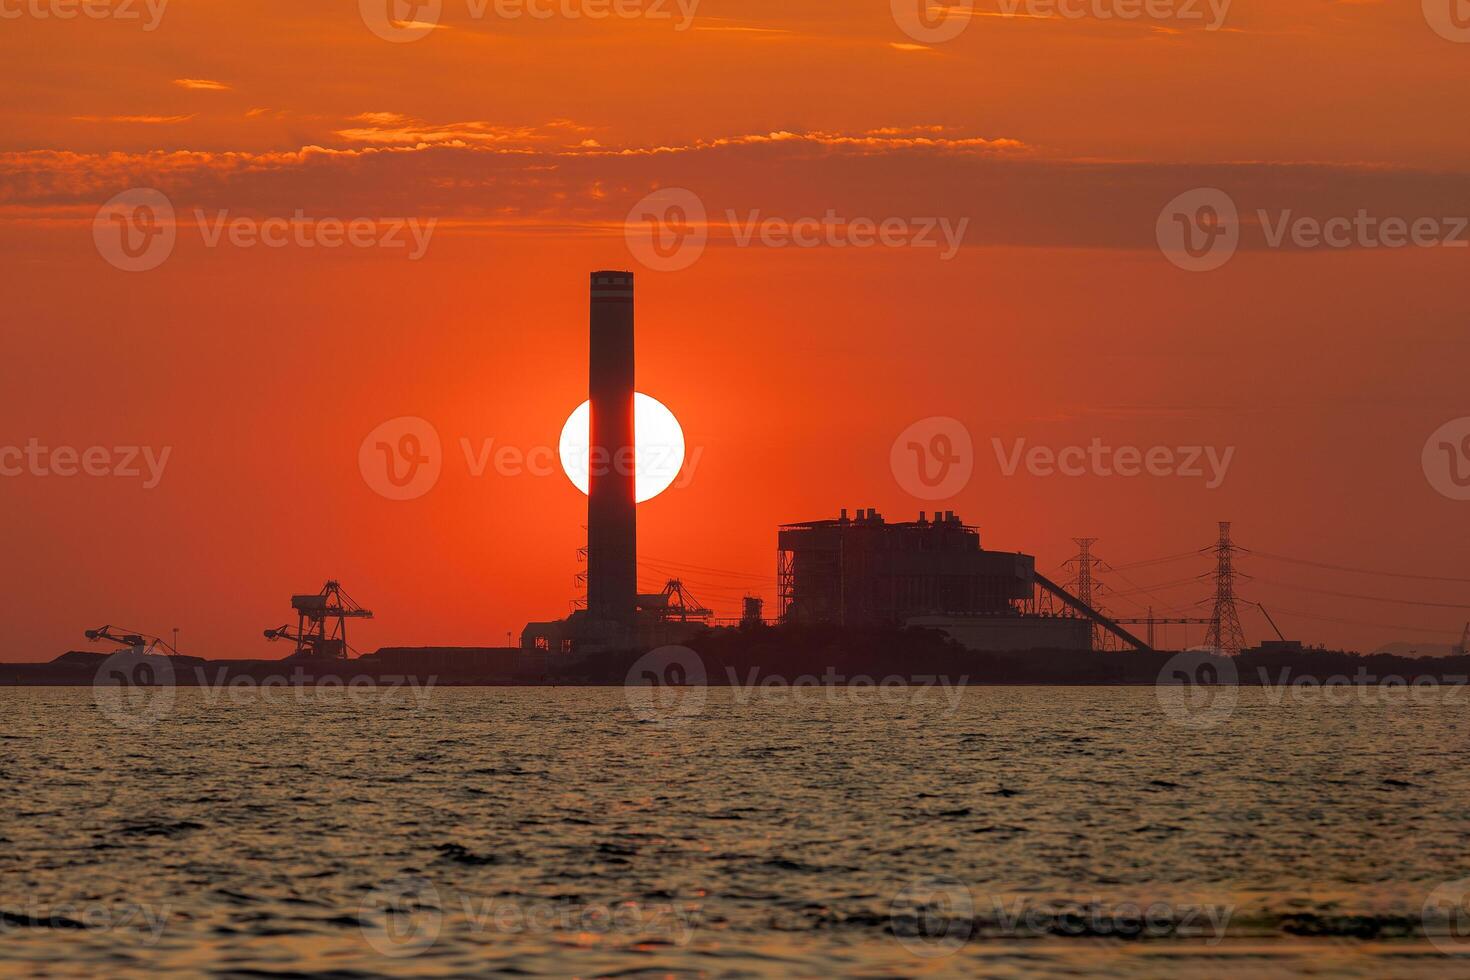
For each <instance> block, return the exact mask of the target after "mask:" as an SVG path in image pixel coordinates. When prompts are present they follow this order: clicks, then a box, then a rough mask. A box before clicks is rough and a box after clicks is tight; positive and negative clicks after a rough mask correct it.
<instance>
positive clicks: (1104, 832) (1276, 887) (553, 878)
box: [0, 684, 1470, 978]
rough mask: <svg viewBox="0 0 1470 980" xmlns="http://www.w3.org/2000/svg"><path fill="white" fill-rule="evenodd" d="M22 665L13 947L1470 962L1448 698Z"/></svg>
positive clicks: (1230, 964)
mask: <svg viewBox="0 0 1470 980" xmlns="http://www.w3.org/2000/svg"><path fill="white" fill-rule="evenodd" d="M1198 693H1199V692H1193V693H1191V692H1185V694H1184V697H1185V698H1186V701H1179V700H1177V698H1176V700H1174V701H1171V700H1170V698H1171V697H1176V695H1178V692H1172V693H1171V692H1169V691H1166V690H1164V689H1160V688H1151V687H1087V688H1081V687H970V688H964V687H951V686H948V685H945V684H933V685H925V686H912V685H909V686H897V685H884V686H879V685H876V684H869V685H860V686H847V685H842V686H838V685H832V684H816V685H797V686H791V685H768V684H758V685H746V686H732V687H719V688H703V687H698V688H685V687H677V688H662V689H634V688H628V689H624V688H618V687H606V688H578V687H556V688H533V687H519V688H439V687H434V686H433V685H424V686H412V687H397V688H386V687H360V688H345V689H344V688H336V689H326V690H313V689H300V688H295V689H293V688H289V687H275V688H255V687H243V686H242V687H229V688H209V687H205V688H179V689H166V690H151V689H150V690H127V689H122V690H118V689H97V690H94V689H92V688H4V689H0V973H3V974H5V975H27V976H58V977H84V976H85V977H90V976H96V977H119V976H160V975H165V976H166V975H179V976H216V977H253V978H259V977H341V978H349V977H369V976H382V975H409V976H426V977H441V976H442V977H461V976H471V975H477V976H483V975H492V976H493V975H507V976H519V977H528V976H529V977H543V976H544V977H598V976H607V977H640V976H648V977H686V976H687V977H770V976H802V977H817V976H834V975H836V976H861V977H894V976H936V977H937V976H990V977H1029V976H1104V977H1107V976H1119V977H1135V976H1139V977H1143V976H1146V977H1217V976H1223V975H1230V976H1244V977H1251V976H1259V977H1274V976H1307V975H1310V976H1350V977H1359V976H1360V977H1374V978H1378V977H1452V976H1453V977H1462V976H1466V975H1470V901H1467V899H1470V809H1467V803H1470V774H1467V773H1470V766H1467V763H1466V759H1467V756H1466V754H1465V752H1464V749H1465V748H1466V743H1467V725H1466V719H1467V717H1470V696H1463V697H1462V696H1457V690H1456V689H1453V688H1433V689H1403V688H1398V689H1393V690H1383V689H1379V688H1353V687H1347V688H1332V687H1326V688H1323V687H1290V688H1283V687H1277V688H1270V687H1267V688H1259V687H1256V688H1240V689H1239V690H1236V689H1233V688H1232V689H1230V692H1229V696H1228V697H1225V696H1224V695H1222V694H1221V693H1220V692H1218V691H1217V692H1210V693H1208V694H1206V695H1205V696H1204V698H1203V700H1199V699H1198V698H1195V700H1192V701H1191V700H1187V699H1188V698H1191V697H1195V695H1198Z"/></svg>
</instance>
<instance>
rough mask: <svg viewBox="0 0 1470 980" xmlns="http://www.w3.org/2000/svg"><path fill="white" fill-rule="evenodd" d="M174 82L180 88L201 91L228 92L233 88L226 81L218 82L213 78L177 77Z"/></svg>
mask: <svg viewBox="0 0 1470 980" xmlns="http://www.w3.org/2000/svg"><path fill="white" fill-rule="evenodd" d="M174 84H175V85H177V86H178V87H179V88H187V89H193V90H195V91H200V92H228V91H230V90H231V86H229V85H226V84H225V83H224V82H216V81H215V80H214V79H212V78H175V79H174Z"/></svg>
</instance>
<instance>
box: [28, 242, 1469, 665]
mask: <svg viewBox="0 0 1470 980" xmlns="http://www.w3.org/2000/svg"><path fill="white" fill-rule="evenodd" d="M589 300H590V302H589V317H588V351H589V360H588V375H587V378H588V386H587V387H588V401H589V403H590V424H589V435H590V439H589V446H588V484H587V546H586V549H585V555H586V562H587V568H586V573H585V582H586V590H587V591H586V601H585V605H584V606H582V607H581V608H577V609H575V610H574V611H573V612H572V613H571V614H570V615H568V616H567V617H565V618H562V619H556V620H549V621H544V622H532V623H528V624H527V625H526V627H525V629H524V630H523V631H522V634H521V637H520V642H519V644H518V645H515V646H512V645H510V644H509V643H508V644H507V645H506V646H504V647H387V648H382V649H379V650H377V651H376V652H375V653H373V654H369V655H367V656H366V657H364V658H362V660H363V662H364V663H365V664H370V665H373V666H375V667H376V668H377V669H380V670H383V669H393V670H402V671H403V672H404V673H405V674H411V673H413V672H414V671H420V672H421V671H423V670H427V669H433V670H435V671H436V672H442V673H444V674H446V675H449V676H455V675H463V676H464V677H466V678H473V677H493V678H501V679H509V680H510V681H512V682H525V683H532V682H535V681H536V679H538V678H540V679H547V678H575V677H579V676H580V677H592V676H594V675H595V674H596V671H595V670H592V671H590V672H589V671H588V670H582V667H584V666H586V665H589V664H596V663H598V662H600V661H599V660H598V658H596V657H595V656H594V657H593V658H592V659H588V655H595V654H599V653H603V652H611V653H617V654H629V653H636V652H637V651H644V650H649V649H652V648H654V647H659V646H664V645H669V644H684V643H689V642H692V641H694V640H695V639H696V638H697V637H701V636H704V637H705V638H706V640H707V642H709V643H710V644H712V645H714V646H719V645H721V644H725V645H726V646H727V647H729V646H730V644H733V645H734V646H735V647H741V645H742V644H745V646H746V647H748V648H749V650H750V651H752V652H751V655H752V656H761V655H766V654H762V653H760V652H759V651H760V650H762V649H766V647H763V646H762V645H761V644H764V643H766V642H767V639H760V638H759V637H767V638H769V637H771V636H772V635H773V634H772V633H770V632H769V631H768V632H767V633H759V631H761V630H767V628H768V627H769V626H770V623H769V622H768V621H767V620H766V619H765V618H764V616H763V610H764V605H763V601H762V600H761V599H760V598H759V597H757V596H753V595H750V594H748V593H747V594H745V596H744V598H743V599H742V600H741V612H740V617H739V619H738V621H736V620H731V621H728V622H721V621H718V620H716V619H715V615H714V613H713V611H712V610H711V609H710V608H709V607H708V606H706V605H705V604H704V603H702V602H700V601H699V600H698V599H696V598H695V597H694V596H693V595H692V594H691V592H690V590H689V589H688V587H687V586H686V584H685V582H684V580H683V578H682V576H679V575H677V574H675V575H673V576H671V577H670V578H669V579H668V581H667V584H666V585H665V586H664V587H663V588H662V589H661V590H660V591H658V592H652V593H640V592H639V591H638V515H637V499H638V498H637V452H636V450H637V448H638V447H637V434H636V432H635V411H634V404H635V392H636V385H635V380H636V378H635V364H636V346H635V317H634V284H633V274H632V273H630V272H622V271H607V270H604V271H598V272H593V273H592V274H591V281H590V293H589ZM1075 540H1076V541H1077V545H1078V548H1079V551H1078V554H1077V555H1076V556H1075V557H1074V558H1072V559H1071V560H1069V561H1068V562H1066V563H1065V567H1066V568H1069V569H1071V570H1073V571H1074V573H1075V574H1074V575H1073V577H1072V578H1071V579H1069V580H1068V581H1067V584H1066V585H1065V586H1064V585H1058V584H1056V583H1055V582H1053V581H1051V580H1050V579H1049V578H1048V577H1046V576H1045V575H1043V574H1041V573H1040V572H1039V571H1038V570H1037V568H1036V559H1035V558H1034V557H1033V556H1032V555H1029V554H1025V553H1022V552H1011V551H992V550H988V549H986V548H985V547H983V546H982V543H981V536H980V529H979V528H978V527H976V526H974V525H971V524H966V523H965V522H964V520H963V519H962V518H961V517H960V516H959V515H958V514H956V513H955V512H954V511H952V510H940V511H935V512H933V513H932V514H931V513H929V512H926V511H920V512H919V513H918V517H917V519H916V520H912V521H898V522H889V521H887V520H885V519H884V517H883V515H882V514H880V513H879V512H878V511H877V510H876V509H875V508H871V507H860V508H857V509H856V510H855V511H853V512H850V511H849V510H847V509H846V508H844V509H842V510H841V511H840V513H839V514H838V516H836V517H832V518H823V519H818V520H811V521H803V522H799V523H793V524H785V525H782V526H781V527H779V528H778V529H777V540H776V545H777V554H776V578H775V587H776V590H775V594H776V616H775V622H776V623H777V624H779V625H780V626H782V627H786V628H787V636H788V639H789V638H790V637H792V636H797V637H799V636H803V635H814V634H810V633H803V632H802V631H812V630H816V631H822V630H827V631H829V633H828V634H826V635H829V636H830V635H837V636H845V637H849V638H852V637H855V636H857V635H858V634H860V633H863V632H865V631H866V633H867V634H869V635H884V636H889V637H892V636H895V635H897V632H903V633H904V635H906V636H907V635H910V634H909V633H908V632H906V631H910V630H916V631H917V634H922V635H924V636H928V637H930V638H931V639H930V640H923V641H920V642H922V643H939V644H943V645H944V646H945V648H946V649H947V650H949V651H952V652H956V653H958V654H959V655H961V656H971V657H974V656H982V655H988V654H997V653H999V654H1004V653H1015V652H1023V653H1024V652H1025V651H1051V652H1054V653H1056V654H1057V655H1058V656H1063V657H1065V655H1066V654H1067V653H1069V652H1088V651H1093V650H1099V649H1102V650H1105V649H1108V648H1109V647H1110V646H1111V647H1116V648H1122V649H1133V650H1137V651H1150V650H1152V648H1153V646H1154V639H1155V627H1156V626H1160V625H1166V624H1180V625H1188V624H1199V625H1203V626H1206V627H1208V633H1207V639H1206V646H1207V647H1208V648H1210V649H1212V650H1215V651H1218V652H1221V653H1225V654H1229V655H1236V654H1239V653H1241V652H1242V651H1243V650H1245V641H1244V636H1243V633H1242V630H1241V627H1240V619H1239V614H1238V611H1237V608H1236V605H1237V602H1246V603H1248V604H1250V605H1255V606H1260V604H1259V603H1255V602H1253V601H1251V600H1245V599H1238V597H1237V596H1236V594H1235V581H1236V576H1237V572H1236V570H1235V567H1234V557H1235V555H1236V554H1237V552H1239V551H1241V550H1243V549H1240V548H1239V547H1238V546H1236V545H1234V544H1233V543H1232V540H1231V536H1230V525H1229V523H1223V522H1222V523H1221V524H1220V525H1219V538H1218V540H1217V541H1216V542H1215V543H1214V544H1213V545H1211V546H1208V547H1205V548H1200V549H1197V550H1196V551H1193V552H1186V553H1184V554H1181V555H1174V556H1167V557H1164V558H1159V559H1151V560H1148V561H1145V562H1141V563H1138V564H1141V565H1146V566H1153V565H1157V564H1160V563H1166V562H1172V561H1175V560H1184V559H1188V558H1193V557H1203V556H1206V555H1210V556H1213V557H1214V558H1215V564H1216V569H1215V572H1214V574H1213V577H1212V580H1213V584H1214V596H1213V597H1212V599H1211V600H1209V601H1210V602H1212V603H1213V607H1212V609H1211V610H1210V615H1208V616H1204V615H1201V614H1200V613H1203V612H1204V610H1200V611H1199V612H1193V611H1192V609H1188V608H1186V609H1182V610H1181V609H1177V608H1170V607H1167V606H1166V607H1165V614H1164V615H1163V616H1159V617H1156V616H1155V615H1154V610H1153V607H1149V609H1148V616H1147V617H1146V618H1127V619H1125V618H1121V617H1118V618H1110V617H1109V616H1108V615H1106V614H1104V613H1103V612H1101V611H1100V609H1099V604H1098V603H1097V602H1096V601H1095V597H1098V596H1103V595H1106V594H1107V589H1106V586H1105V585H1104V584H1103V583H1102V582H1100V581H1098V580H1096V579H1095V578H1094V570H1096V569H1104V570H1111V569H1109V567H1108V566H1107V565H1106V564H1105V563H1104V562H1102V561H1101V560H1100V559H1098V558H1097V557H1096V556H1095V555H1094V554H1093V552H1092V550H1091V549H1092V545H1093V544H1094V543H1095V540H1096V539H1094V538H1077V539H1075ZM1253 554H1258V555H1260V556H1262V557H1267V558H1272V557H1276V558H1279V557H1280V556H1270V555H1267V554H1264V553H1253ZM1280 560H1284V561H1293V560H1294V559H1290V558H1282V559H1280ZM650 563H651V564H652V565H654V566H655V567H657V566H658V565H659V562H657V561H653V560H650ZM669 564H670V566H671V567H670V568H669V569H666V571H672V570H673V568H674V567H677V565H678V564H679V563H669ZM1308 564H1312V563H1310V562H1308ZM688 567H689V568H691V569H696V568H699V567H700V566H688ZM1124 567H1128V566H1124ZM709 571H712V572H714V573H715V574H720V573H719V572H718V570H709ZM690 574H691V576H692V577H693V578H695V579H699V578H700V574H699V573H697V572H692V571H691V573H690ZM1120 574H1121V573H1120ZM743 577H745V578H746V579H747V580H749V579H751V578H752V577H751V576H743ZM1197 578H1199V579H1200V580H1201V581H1203V580H1204V579H1205V576H1204V575H1201V576H1197ZM1175 584H1177V583H1175ZM696 585H698V582H696ZM700 589H701V591H703V586H700ZM725 591H726V592H728V590H725ZM1145 591H1146V590H1145ZM1150 595H1152V593H1150ZM727 598H728V596H727ZM291 607H292V610H293V612H294V613H295V614H296V617H297V623H296V626H295V627H294V628H293V627H291V626H289V625H283V626H280V627H277V628H274V629H269V630H266V631H265V637H266V638H267V639H269V640H286V641H288V642H290V643H291V644H292V645H293V648H294V649H293V651H292V653H291V655H290V656H289V657H288V658H287V659H288V660H290V661H294V662H297V663H301V664H308V665H310V664H321V663H330V662H332V661H344V660H347V659H349V657H350V655H351V652H352V648H351V647H350V646H349V645H348V642H347V621H348V620H349V619H370V618H372V616H373V613H372V612H371V611H370V610H367V609H364V608H363V607H362V606H360V605H359V604H357V603H356V602H355V601H353V600H352V598H351V597H350V596H348V595H347V594H346V593H345V592H344V591H343V590H342V587H341V584H340V583H338V582H337V581H335V580H329V581H328V582H327V583H326V584H325V585H324V586H323V587H322V588H321V590H319V591H318V592H315V593H306V594H298V595H293V596H292V597H291ZM1260 608H1261V609H1262V611H1263V612H1264V607H1260ZM1267 619H1268V621H1270V622H1271V625H1272V628H1273V630H1275V623H1274V621H1271V620H1270V617H1269V614H1267ZM1135 623H1136V624H1146V625H1147V633H1146V636H1147V639H1146V640H1143V639H1139V638H1138V637H1137V636H1135V635H1134V634H1133V633H1131V632H1129V631H1128V630H1127V629H1126V628H1125V625H1126V624H1135ZM832 631H836V632H835V633H834V632H832ZM885 631H886V632H885ZM895 631H897V632H895ZM1275 632H1276V634H1277V637H1278V639H1277V640H1276V641H1273V642H1271V643H1269V644H1262V646H1261V648H1260V649H1261V650H1263V651H1265V652H1267V653H1273V654H1275V653H1282V652H1288V653H1289V652H1293V651H1296V652H1300V651H1302V650H1303V647H1302V645H1301V644H1300V643H1298V642H1296V641H1291V640H1287V639H1286V638H1285V637H1283V636H1282V635H1281V633H1280V631H1279V630H1275ZM939 634H943V636H940V635H939ZM87 637H88V639H90V640H94V641H111V642H113V643H116V644H120V645H122V646H123V647H125V648H128V649H133V650H136V651H140V652H145V653H152V652H155V651H157V652H162V653H166V654H168V655H169V656H175V657H176V656H178V651H177V650H175V649H174V647H173V646H171V645H170V644H168V643H165V642H164V641H163V640H161V639H160V638H158V637H155V636H150V635H148V634H144V633H140V632H137V631H132V630H127V631H122V630H115V629H113V628H112V627H102V628H101V629H97V630H89V631H88V632H87ZM944 637H948V640H945V639H944ZM509 638H510V637H509V634H507V639H508V640H509ZM949 641H953V642H949ZM793 642H799V641H793ZM824 642H828V641H824ZM843 642H846V641H845V640H844V641H839V645H840V644H841V643H843ZM885 642H886V641H885ZM1467 646H1470V624H1467V626H1466V632H1465V639H1463V640H1462V642H1461V647H1460V648H1459V649H1460V652H1461V653H1463V651H1464V649H1465V647H1467ZM948 655H949V654H944V656H948ZM89 656H95V655H83V654H77V653H71V654H67V655H65V656H64V657H63V658H61V659H60V660H58V661H57V663H63V662H65V664H66V665H67V666H70V667H75V666H78V665H79V664H84V663H90V661H89V660H88V659H87V658H88V657H89ZM894 656H896V657H897V659H896V660H895V663H896V664H897V663H898V662H899V661H902V660H903V659H904V658H903V656H902V655H900V654H897V653H896V652H895V653H894ZM68 658H70V659H68ZM226 663H232V664H235V665H237V669H239V670H250V669H255V667H258V666H260V665H263V664H268V663H271V662H270V661H227V662H226ZM251 665H255V667H252V666H251ZM579 665H581V666H579ZM579 671H580V673H579ZM599 676H600V675H599Z"/></svg>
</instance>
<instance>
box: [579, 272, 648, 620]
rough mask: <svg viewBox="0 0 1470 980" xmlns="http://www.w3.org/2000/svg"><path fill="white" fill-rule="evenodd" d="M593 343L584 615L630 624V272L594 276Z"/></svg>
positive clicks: (634, 545) (633, 519) (634, 544)
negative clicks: (585, 610)
mask: <svg viewBox="0 0 1470 980" xmlns="http://www.w3.org/2000/svg"><path fill="white" fill-rule="evenodd" d="M590 339H591V343H590V344H589V348H590V351H591V356H590V358H589V360H590V364H591V371H590V376H589V377H590V383H589V385H588V389H589V394H588V397H589V398H590V399H591V401H592V445H591V453H590V458H589V462H590V464H591V465H590V470H589V473H588V478H587V482H588V487H587V612H588V614H589V615H590V616H591V617H592V618H593V619H603V620H612V621H615V622H620V623H625V624H627V625H632V623H633V617H634V612H635V610H636V608H637V602H638V595H637V593H638V558H637V555H638V524H637V516H636V500H637V498H636V496H635V490H636V483H635V455H634V448H635V445H634V439H633V273H631V272H594V273H592V317H591V337H590Z"/></svg>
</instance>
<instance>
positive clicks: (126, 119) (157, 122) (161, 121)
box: [71, 112, 195, 126]
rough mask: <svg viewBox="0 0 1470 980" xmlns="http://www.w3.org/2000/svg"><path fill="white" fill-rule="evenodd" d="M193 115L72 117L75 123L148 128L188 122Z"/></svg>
mask: <svg viewBox="0 0 1470 980" xmlns="http://www.w3.org/2000/svg"><path fill="white" fill-rule="evenodd" d="M194 115H195V114H194V113H192V112H191V113H189V114H188V115H185V116H72V117H71V118H72V119H73V120H74V121H75V122H88V123H141V124H145V125H150V126H161V125H168V124H171V123H182V122H188V121H189V120H190V119H193V118H194Z"/></svg>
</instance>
